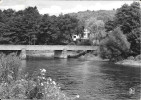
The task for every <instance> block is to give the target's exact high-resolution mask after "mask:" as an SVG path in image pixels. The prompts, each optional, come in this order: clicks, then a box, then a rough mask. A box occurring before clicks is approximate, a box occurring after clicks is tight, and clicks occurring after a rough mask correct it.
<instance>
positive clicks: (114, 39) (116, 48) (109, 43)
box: [100, 27, 130, 60]
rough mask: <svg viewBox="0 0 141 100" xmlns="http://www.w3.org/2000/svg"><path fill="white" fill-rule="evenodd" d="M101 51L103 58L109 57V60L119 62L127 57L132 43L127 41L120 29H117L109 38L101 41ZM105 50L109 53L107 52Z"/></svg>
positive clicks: (109, 34)
mask: <svg viewBox="0 0 141 100" xmlns="http://www.w3.org/2000/svg"><path fill="white" fill-rule="evenodd" d="M100 49H101V56H102V57H105V56H107V58H109V59H111V60H117V59H119V58H126V57H127V54H128V53H129V49H130V43H129V42H128V41H127V38H126V36H125V35H124V34H123V33H122V31H121V30H120V28H119V27H117V28H115V29H114V30H113V31H112V32H110V33H108V36H107V37H106V38H105V39H104V40H102V41H101V43H100ZM105 50H107V51H108V52H105ZM106 53H107V54H106ZM103 54H104V55H103Z"/></svg>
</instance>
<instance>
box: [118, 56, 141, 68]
mask: <svg viewBox="0 0 141 100" xmlns="http://www.w3.org/2000/svg"><path fill="white" fill-rule="evenodd" d="M116 64H121V65H128V66H137V67H141V55H138V56H136V57H133V56H131V57H128V58H127V59H125V60H122V61H118V62H116Z"/></svg>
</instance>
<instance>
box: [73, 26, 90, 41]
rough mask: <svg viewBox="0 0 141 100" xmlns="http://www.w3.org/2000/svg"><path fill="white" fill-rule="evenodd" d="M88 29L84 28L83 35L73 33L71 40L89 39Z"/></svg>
mask: <svg viewBox="0 0 141 100" xmlns="http://www.w3.org/2000/svg"><path fill="white" fill-rule="evenodd" d="M89 33H90V32H89V31H88V30H87V29H84V35H83V37H82V36H80V35H73V36H72V39H73V41H76V40H77V39H89Z"/></svg>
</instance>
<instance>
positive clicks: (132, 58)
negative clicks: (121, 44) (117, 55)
mask: <svg viewBox="0 0 141 100" xmlns="http://www.w3.org/2000/svg"><path fill="white" fill-rule="evenodd" d="M127 59H128V60H134V59H135V58H134V57H133V56H130V57H128V58H127Z"/></svg>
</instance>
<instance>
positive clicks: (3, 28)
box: [0, 2, 141, 60]
mask: <svg viewBox="0 0 141 100" xmlns="http://www.w3.org/2000/svg"><path fill="white" fill-rule="evenodd" d="M140 22H141V9H140V3H139V2H133V3H132V4H131V5H128V4H124V5H122V7H121V8H118V9H113V10H109V11H108V10H107V11H106V10H99V11H89V10H87V11H83V12H82V11H81V12H78V13H69V14H60V15H59V16H55V15H53V16H50V15H49V14H44V15H42V14H40V13H39V11H38V8H37V7H28V8H26V9H24V10H20V11H14V10H12V9H7V10H0V44H14V45H68V44H71V43H72V42H73V40H72V35H74V34H77V35H81V36H83V35H84V29H88V30H89V32H90V34H89V40H87V41H85V42H88V43H83V44H86V45H99V47H100V50H99V53H100V55H101V57H102V58H108V59H115V58H117V59H116V60H121V59H122V58H127V57H129V56H137V55H139V54H140V46H141V42H140V40H141V36H140V35H141V23H140ZM76 45H77V44H76Z"/></svg>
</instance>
